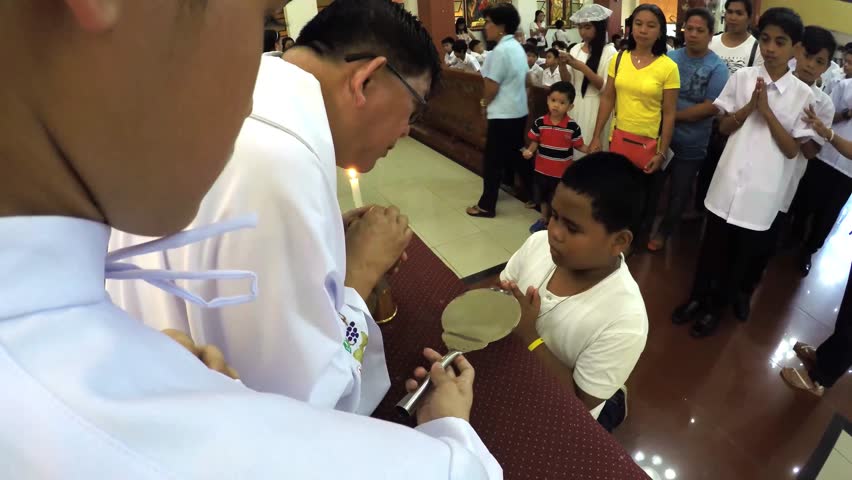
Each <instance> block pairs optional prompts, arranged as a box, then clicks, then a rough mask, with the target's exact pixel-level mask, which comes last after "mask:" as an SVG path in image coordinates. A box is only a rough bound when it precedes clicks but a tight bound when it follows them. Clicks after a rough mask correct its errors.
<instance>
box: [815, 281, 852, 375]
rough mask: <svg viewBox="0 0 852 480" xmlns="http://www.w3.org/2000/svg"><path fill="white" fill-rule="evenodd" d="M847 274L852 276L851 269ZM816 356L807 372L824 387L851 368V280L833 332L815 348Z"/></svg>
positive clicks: (847, 284) (847, 285)
mask: <svg viewBox="0 0 852 480" xmlns="http://www.w3.org/2000/svg"><path fill="white" fill-rule="evenodd" d="M849 275H850V277H852V271H850V273H849ZM850 280H852V278H850ZM816 357H817V362H816V367H815V368H814V369H813V370H812V371H810V372H808V373H809V374H810V376H811V379H812V380H814V381H816V382H819V384H820V385H822V386H823V387H826V388H830V387H832V386H833V385H834V383H835V382H837V380H839V379H840V377H842V376H843V374H844V373H846V372H847V371H848V370H849V369H850V368H852V281H848V282H847V283H846V292H845V293H844V294H843V302H841V304H840V310H839V311H838V312H837V323H835V324H834V333H833V334H831V336H830V337H828V339H827V340H826V341H824V342H822V345H820V346H819V347H818V348H817V351H816Z"/></svg>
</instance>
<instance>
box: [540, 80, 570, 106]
mask: <svg viewBox="0 0 852 480" xmlns="http://www.w3.org/2000/svg"><path fill="white" fill-rule="evenodd" d="M553 92H559V93H564V94H565V97H566V98H567V99H568V103H574V99H575V98H577V90H576V89H575V88H574V85H571V83H569V82H564V81H559V82H556V83H554V84H553V85H551V86H550V91H549V92H548V93H547V94H548V95H550V94H551V93H553Z"/></svg>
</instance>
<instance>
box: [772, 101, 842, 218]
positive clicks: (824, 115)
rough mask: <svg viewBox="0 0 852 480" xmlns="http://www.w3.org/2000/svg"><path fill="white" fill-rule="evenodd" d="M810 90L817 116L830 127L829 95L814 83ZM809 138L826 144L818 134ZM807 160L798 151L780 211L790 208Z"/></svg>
mask: <svg viewBox="0 0 852 480" xmlns="http://www.w3.org/2000/svg"><path fill="white" fill-rule="evenodd" d="M811 91H812V92H813V94H814V103H813V107H814V111H815V112H816V114H817V117H819V119H820V120H821V121H822V123H824V124H825V126H826V127H829V128H831V124H832V123H833V122H834V104H833V103H832V102H831V97H829V96H828V95H827V94H826V93H825V92H824V91H822V89H820V88H819V87H817V86H816V85H811ZM809 140H813V141H814V142H816V143H817V144H818V145H819V146H820V147H823V146H825V144H826V141H825V139H824V138H822V137H821V136H819V135H816V136H814V137H812V138H807V139H805V140H804V141H805V142H807V141H809ZM817 158H819V155H817ZM817 158H814V159H813V161H815V162H818V161H819V160H817ZM808 162H809V160H808V159H807V158H805V155H804V154H803V153H802V152H801V151H799V156H798V157H797V158H796V162H795V164H794V165H793V174H792V175H791V176H790V184H789V186H788V187H787V190H786V191H785V192H784V198H783V200H782V202H781V209H780V211H781V212H783V213H787V211H788V210H790V206H791V205H792V204H793V198H795V196H796V190H798V189H799V182H800V181H801V180H802V177H803V176H804V175H805V170H806V169H807V168H808Z"/></svg>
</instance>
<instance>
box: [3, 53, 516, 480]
mask: <svg viewBox="0 0 852 480" xmlns="http://www.w3.org/2000/svg"><path fill="white" fill-rule="evenodd" d="M279 61H280V60H279ZM176 160H177V159H176ZM109 234H110V230H109V227H107V226H105V225H102V224H100V223H95V222H89V221H85V220H80V219H74V218H67V217H48V216H44V217H3V218H0V271H3V272H7V273H9V272H14V274H7V275H4V276H3V277H2V278H0V378H2V379H3V380H2V381H3V386H2V388H3V394H2V395H0V425H2V426H3V428H2V429H0V478H4V479H7V478H8V479H41V478H62V479H68V480H90V479H101V478H103V479H113V478H114V479H122V480H131V479H164V478H182V479H225V478H251V479H267V478H268V479H283V478H292V479H311V478H337V477H339V476H340V472H346V477H347V478H350V479H363V480H376V479H379V478H394V479H395V478H405V479H407V480H414V479H424V480H426V479H429V480H432V479H457V480H468V479H500V478H502V472H501V469H500V466H499V465H498V464H497V463H496V461H495V459H494V458H493V457H492V456H491V454H490V453H489V452H488V450H487V449H486V448H485V446H484V445H483V444H482V442H481V441H480V440H479V438H478V436H477V435H476V433H475V432H474V431H473V429H472V428H471V426H470V425H469V424H468V423H467V422H465V421H463V420H460V419H457V418H444V419H440V420H436V421H433V422H429V423H426V424H423V425H421V426H419V427H417V429H415V430H412V429H410V428H406V427H403V426H400V425H395V424H391V423H387V422H383V421H379V420H374V419H371V418H367V417H364V416H360V415H353V414H349V413H344V412H338V411H334V410H330V409H321V408H316V407H313V406H311V405H308V404H306V403H303V402H300V401H296V400H293V399H291V398H287V397H284V396H279V395H272V394H263V393H257V392H254V391H252V390H250V389H249V388H247V387H245V386H244V385H242V384H240V383H239V382H236V381H234V380H231V379H230V378H228V377H226V376H224V375H221V374H219V373H216V372H214V371H211V370H209V369H208V368H207V367H205V366H204V365H203V364H202V363H201V362H200V361H199V360H198V359H197V358H195V357H194V356H193V355H192V354H190V353H189V352H188V351H187V350H186V349H185V348H183V347H182V346H180V345H179V344H178V343H176V342H174V341H173V340H171V339H170V338H168V337H167V336H165V335H163V334H161V333H159V332H157V331H155V330H153V329H151V328H149V327H147V326H145V325H143V324H142V323H141V322H138V321H136V320H134V319H132V318H131V317H130V316H128V315H127V314H126V313H125V312H123V311H122V310H120V309H119V308H117V307H116V306H115V305H113V304H112V303H111V302H110V299H109V297H108V296H107V293H106V292H105V291H104V270H105V265H104V261H105V254H106V251H107V242H108V239H109ZM285 313H286V312H285ZM261 340H262V339H261ZM258 347H259V348H258V350H260V348H262V345H261V344H260V342H259V343H258ZM293 361H296V362H298V361H299V359H298V358H295V357H294V359H293ZM425 459H426V460H425ZM427 460H428V461H427Z"/></svg>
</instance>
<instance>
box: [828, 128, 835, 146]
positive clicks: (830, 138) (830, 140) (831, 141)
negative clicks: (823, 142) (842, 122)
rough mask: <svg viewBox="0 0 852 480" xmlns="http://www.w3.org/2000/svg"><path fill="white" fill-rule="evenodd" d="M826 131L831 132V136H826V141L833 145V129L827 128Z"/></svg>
mask: <svg viewBox="0 0 852 480" xmlns="http://www.w3.org/2000/svg"><path fill="white" fill-rule="evenodd" d="M828 131H829V132H831V136H830V137H828V143H830V144H832V145H834V143H833V142H834V130H833V129H831V128H829V129H828Z"/></svg>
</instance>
